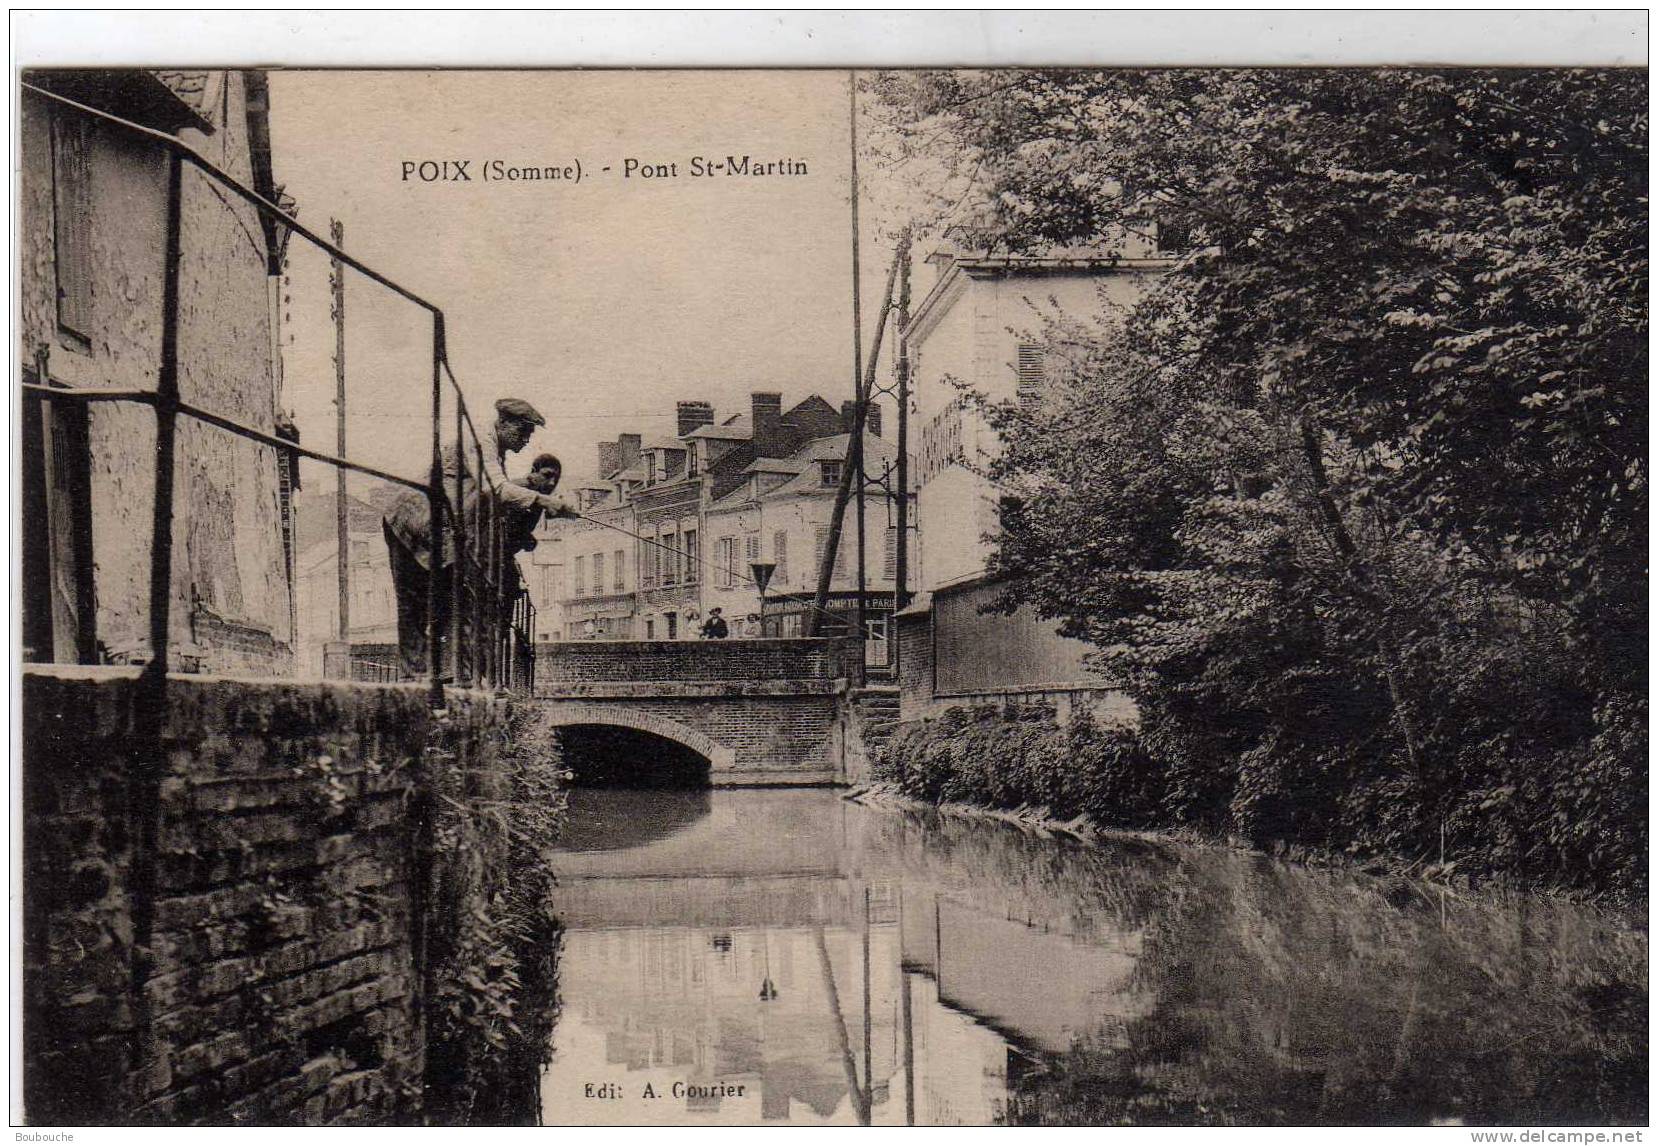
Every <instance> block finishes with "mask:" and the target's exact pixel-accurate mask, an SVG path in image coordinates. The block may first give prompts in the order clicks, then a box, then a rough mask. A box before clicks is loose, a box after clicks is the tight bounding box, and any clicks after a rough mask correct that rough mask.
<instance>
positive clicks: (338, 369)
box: [328, 219, 351, 675]
mask: <svg viewBox="0 0 1658 1146" xmlns="http://www.w3.org/2000/svg"><path fill="white" fill-rule="evenodd" d="M328 236H329V238H331V239H332V240H333V241H334V245H335V246H336V247H339V248H342V249H343V248H344V247H345V224H343V223H341V222H340V221H339V220H338V219H330V220H329V221H328ZM328 279H329V284H330V286H331V287H332V288H333V295H334V445H335V456H337V457H342V458H343V457H345V265H344V264H343V263H341V262H340V260H339V259H337V258H335V259H330V260H329V261H328ZM350 525H351V512H350V510H349V508H348V507H347V506H346V500H345V468H344V467H343V466H335V467H334V544H335V555H336V562H335V564H336V566H337V568H338V570H339V582H340V632H339V637H340V640H342V641H346V642H349V641H350V640H351V565H350V554H351V548H350V544H351V543H350V534H351V529H350ZM348 652H349V650H348ZM347 675H349V673H348V674H347Z"/></svg>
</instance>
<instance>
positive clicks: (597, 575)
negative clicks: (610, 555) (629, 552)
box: [593, 553, 604, 593]
mask: <svg viewBox="0 0 1658 1146" xmlns="http://www.w3.org/2000/svg"><path fill="white" fill-rule="evenodd" d="M593 592H594V593H603V592H604V554H603V553H595V554H593Z"/></svg>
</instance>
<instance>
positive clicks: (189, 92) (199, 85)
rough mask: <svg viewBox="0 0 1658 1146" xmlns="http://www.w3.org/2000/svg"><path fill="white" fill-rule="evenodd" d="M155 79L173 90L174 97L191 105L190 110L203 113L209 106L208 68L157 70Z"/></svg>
mask: <svg viewBox="0 0 1658 1146" xmlns="http://www.w3.org/2000/svg"><path fill="white" fill-rule="evenodd" d="M155 78H156V79H158V80H160V81H161V82H162V83H164V84H166V85H167V86H168V87H169V88H171V89H172V92H173V94H174V95H176V96H178V98H179V99H181V100H183V101H184V102H185V103H187V104H189V105H190V110H191V111H194V112H197V113H199V112H201V110H202V109H203V108H204V107H205V106H206V105H207V84H208V80H209V78H210V76H209V73H208V71H207V69H206V68H201V69H192V70H182V69H172V68H169V69H159V68H158V69H157V70H156V72H155Z"/></svg>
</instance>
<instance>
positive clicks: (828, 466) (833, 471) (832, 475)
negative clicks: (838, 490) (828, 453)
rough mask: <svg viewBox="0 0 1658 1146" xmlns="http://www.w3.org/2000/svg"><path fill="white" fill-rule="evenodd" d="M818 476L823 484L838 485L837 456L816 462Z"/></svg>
mask: <svg viewBox="0 0 1658 1146" xmlns="http://www.w3.org/2000/svg"><path fill="white" fill-rule="evenodd" d="M818 476H819V479H820V480H821V482H822V484H824V485H840V483H841V461H840V459H839V458H828V459H825V460H823V461H820V462H818Z"/></svg>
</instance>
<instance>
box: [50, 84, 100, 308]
mask: <svg viewBox="0 0 1658 1146" xmlns="http://www.w3.org/2000/svg"><path fill="white" fill-rule="evenodd" d="M91 146H92V125H91V124H89V123H88V122H87V121H86V119H85V118H84V117H82V116H80V115H73V114H67V113H66V114H62V115H54V116H53V117H52V194H53V216H52V223H53V232H54V250H55V257H56V261H57V277H58V325H59V326H60V327H62V328H63V329H64V330H66V331H68V332H69V333H70V334H73V335H75V336H76V337H77V338H80V339H83V340H90V338H91V332H92V186H91V164H90V159H89V156H88V152H89V151H90V150H91Z"/></svg>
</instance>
